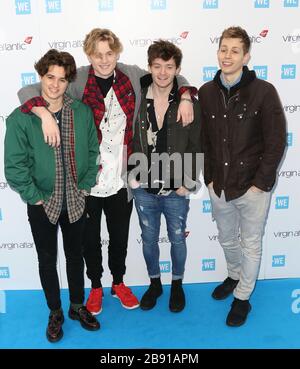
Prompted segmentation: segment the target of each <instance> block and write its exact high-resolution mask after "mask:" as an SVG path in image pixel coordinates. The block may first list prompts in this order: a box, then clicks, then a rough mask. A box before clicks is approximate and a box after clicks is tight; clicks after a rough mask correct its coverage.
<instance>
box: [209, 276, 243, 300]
mask: <svg viewBox="0 0 300 369" xmlns="http://www.w3.org/2000/svg"><path fill="white" fill-rule="evenodd" d="M238 283H239V281H238V280H235V279H232V278H230V277H227V278H226V279H225V281H224V282H223V283H221V284H219V285H218V286H217V287H216V288H215V289H214V291H213V293H212V294H211V295H212V297H213V298H214V299H215V300H224V299H226V297H228V296H229V295H230V294H231V293H232V292H233V290H234V289H235V287H236V286H237V284H238Z"/></svg>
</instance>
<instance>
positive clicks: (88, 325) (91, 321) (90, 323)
mask: <svg viewBox="0 0 300 369" xmlns="http://www.w3.org/2000/svg"><path fill="white" fill-rule="evenodd" d="M69 318H71V319H72V320H79V322H80V324H81V326H82V328H84V329H87V330H88V331H97V330H98V329H100V323H99V322H98V320H97V319H96V318H95V317H94V316H93V315H92V314H91V313H90V312H89V311H88V310H87V308H86V307H85V306H81V307H80V308H79V309H78V312H77V311H75V310H73V309H72V307H71V306H70V309H69Z"/></svg>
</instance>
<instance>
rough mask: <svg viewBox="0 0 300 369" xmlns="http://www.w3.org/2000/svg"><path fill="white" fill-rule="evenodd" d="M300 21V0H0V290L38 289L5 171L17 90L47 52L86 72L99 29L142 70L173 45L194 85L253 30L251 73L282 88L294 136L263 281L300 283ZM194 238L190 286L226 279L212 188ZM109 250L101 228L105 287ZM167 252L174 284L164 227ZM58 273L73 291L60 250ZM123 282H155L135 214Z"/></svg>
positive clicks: (198, 211) (193, 217)
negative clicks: (235, 32) (235, 33)
mask: <svg viewBox="0 0 300 369" xmlns="http://www.w3.org/2000/svg"><path fill="white" fill-rule="evenodd" d="M299 20H300V8H299V1H298V0H239V1H238V0H185V1H182V0H84V1H83V0H0V81H1V98H0V145H1V151H0V289H39V288H41V286H40V282H39V277H38V270H37V256H36V252H35V249H34V244H33V240H32V236H31V233H30V228H29V224H28V221H27V215H26V206H25V204H23V203H22V202H21V200H20V198H19V196H18V195H17V194H16V193H15V192H13V191H11V190H10V189H9V188H8V186H7V183H6V180H5V177H4V173H3V139H4V135H5V119H6V117H7V116H8V115H9V114H10V112H11V111H12V110H13V109H14V108H15V107H16V106H17V105H19V102H18V99H17V96H16V91H17V90H18V89H19V88H20V87H21V86H22V85H24V84H28V83H32V82H35V80H36V79H37V75H36V73H35V71H34V68H33V64H34V62H35V61H37V60H38V59H39V58H40V57H41V55H42V54H44V53H45V52H46V51H47V50H48V49H50V48H57V49H58V50H66V51H68V52H70V53H72V54H73V55H74V57H75V58H76V62H77V65H78V66H80V65H86V64H88V62H87V59H86V57H85V55H84V53H83V51H82V41H83V39H84V37H85V35H86V34H87V33H88V32H89V31H90V30H91V29H92V28H94V27H101V28H105V27H106V28H110V29H112V30H113V31H114V32H115V33H116V34H117V35H118V36H119V37H120V39H121V41H122V43H123V45H124V52H123V53H122V55H121V61H122V62H125V63H128V64H138V65H140V66H141V67H143V68H146V67H147V65H146V64H147V58H146V51H147V47H148V46H149V45H150V44H151V42H152V41H153V40H155V39H157V38H165V39H169V40H170V41H172V42H174V43H175V44H176V45H177V46H179V47H180V48H181V49H182V51H183V55H184V58H183V65H182V74H183V75H184V76H185V77H186V78H188V80H189V81H190V83H191V84H193V85H195V86H196V87H200V86H201V85H202V84H203V83H204V82H205V81H207V80H209V79H211V78H212V77H213V76H214V73H215V72H216V69H217V61H216V51H217V46H218V37H219V35H220V34H221V32H222V31H223V29H224V28H227V27H229V26H231V25H240V26H242V27H243V28H245V29H246V30H247V31H248V32H249V35H250V36H251V39H252V59H251V60H250V63H249V67H250V68H254V69H256V70H257V74H258V76H259V77H260V78H264V79H267V80H268V81H270V82H271V83H274V85H275V86H276V88H277V89H278V91H279V94H280V96H281V100H282V103H283V105H284V108H285V110H286V116H287V120H288V132H289V133H288V137H287V143H288V149H287V153H286V157H285V159H284V161H283V164H282V166H281V168H280V169H279V171H278V184H277V187H276V188H275V190H274V192H273V196H272V201H271V207H270V213H269V217H268V223H267V227H266V232H265V237H264V247H263V249H264V252H263V259H262V264H261V270H260V278H282V277H300V267H299V264H300V262H299V260H300V244H299V239H300V238H299V237H300V227H299V216H298V211H299V208H300V206H299V205H300V204H299V202H300V201H299V196H298V195H297V188H299V187H298V186H299V178H300V168H299V164H298V163H299V159H297V158H299V144H298V131H299V128H298V126H297V125H299V117H300V95H299V73H300V70H299V68H300V62H299V56H300V24H299ZM187 233H188V236H187V244H188V259H187V263H186V273H185V282H186V283H193V282H207V281H217V280H222V279H223V278H224V277H225V276H226V269H225V259H224V256H223V252H222V250H221V247H220V246H219V244H218V240H217V230H216V226H215V223H214V222H212V218H211V212H210V202H209V197H208V193H207V191H206V189H204V191H203V193H202V197H201V198H199V196H198V198H196V199H192V200H191V210H190V213H189V219H188V226H187ZM107 243H108V237H107V233H106V227H105V222H103V253H104V268H105V274H104V277H103V283H104V285H105V286H109V285H110V284H111V276H110V273H109V270H108V267H107V252H106V250H107ZM160 246H161V270H162V272H163V273H162V277H163V281H164V283H169V281H170V278H171V275H170V256H169V249H170V245H169V242H168V238H167V233H166V229H165V225H164V222H163V227H162V229H161V238H160ZM58 268H59V273H60V280H61V285H62V287H67V283H66V275H65V259H64V256H63V252H62V248H61V242H60V246H59V260H58ZM125 281H126V283H128V284H129V285H142V284H146V283H147V282H148V278H147V273H146V268H145V263H144V260H143V256H142V252H141V237H140V229H139V225H138V221H137V216H136V213H135V211H134V213H133V216H132V221H131V229H130V240H129V248H128V257H127V273H126V277H125ZM86 282H87V283H86V285H87V286H89V283H88V281H87V280H86Z"/></svg>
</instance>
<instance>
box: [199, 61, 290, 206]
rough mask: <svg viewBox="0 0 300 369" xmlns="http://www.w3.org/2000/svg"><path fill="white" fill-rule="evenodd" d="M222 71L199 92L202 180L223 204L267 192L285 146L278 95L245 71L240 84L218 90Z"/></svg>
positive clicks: (272, 181)
mask: <svg viewBox="0 0 300 369" xmlns="http://www.w3.org/2000/svg"><path fill="white" fill-rule="evenodd" d="M220 74H221V71H218V73H217V74H216V76H215V78H214V80H213V81H210V82H208V83H206V84H204V85H203V86H202V87H201V88H200V90H199V92H198V96H199V102H200V106H201V114H202V119H201V121H202V135H201V136H202V147H203V150H204V163H205V165H204V179H205V183H206V185H208V184H209V183H210V182H213V188H214V191H215V193H216V194H217V195H218V196H219V197H220V196H221V191H222V190H224V192H225V197H226V200H227V201H230V200H233V199H235V198H238V197H240V196H242V195H243V194H244V193H245V192H246V191H247V190H248V189H249V188H250V187H251V186H252V185H254V186H256V187H258V188H260V189H261V190H263V191H267V192H268V191H271V189H272V187H273V186H274V183H275V179H276V170H277V168H278V165H279V163H280V160H281V158H282V156H283V153H284V149H285V146H286V121H285V116H284V112H283V109H282V105H281V103H280V100H279V97H278V94H277V91H276V89H275V88H274V86H273V85H272V84H271V83H268V82H266V81H263V80H260V79H258V78H256V76H255V72H254V71H249V70H248V68H247V67H244V68H243V75H242V78H241V81H240V82H239V83H238V84H237V85H235V86H233V87H232V88H231V89H230V92H228V90H227V89H226V88H225V87H224V86H223V85H222V83H221V80H220Z"/></svg>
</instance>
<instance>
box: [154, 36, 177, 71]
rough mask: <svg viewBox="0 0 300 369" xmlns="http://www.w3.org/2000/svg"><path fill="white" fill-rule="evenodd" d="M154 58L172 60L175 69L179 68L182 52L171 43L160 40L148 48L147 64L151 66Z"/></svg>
mask: <svg viewBox="0 0 300 369" xmlns="http://www.w3.org/2000/svg"><path fill="white" fill-rule="evenodd" d="M156 58H160V59H162V60H164V61H168V60H170V59H171V58H174V60H175V64H176V68H179V67H180V64H181V61H182V52H181V50H180V49H179V48H178V47H177V46H175V45H174V44H173V43H172V42H170V41H166V40H161V39H160V40H158V41H154V42H153V44H152V45H150V46H149V48H148V64H149V65H150V66H151V65H152V63H153V60H154V59H156Z"/></svg>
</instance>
